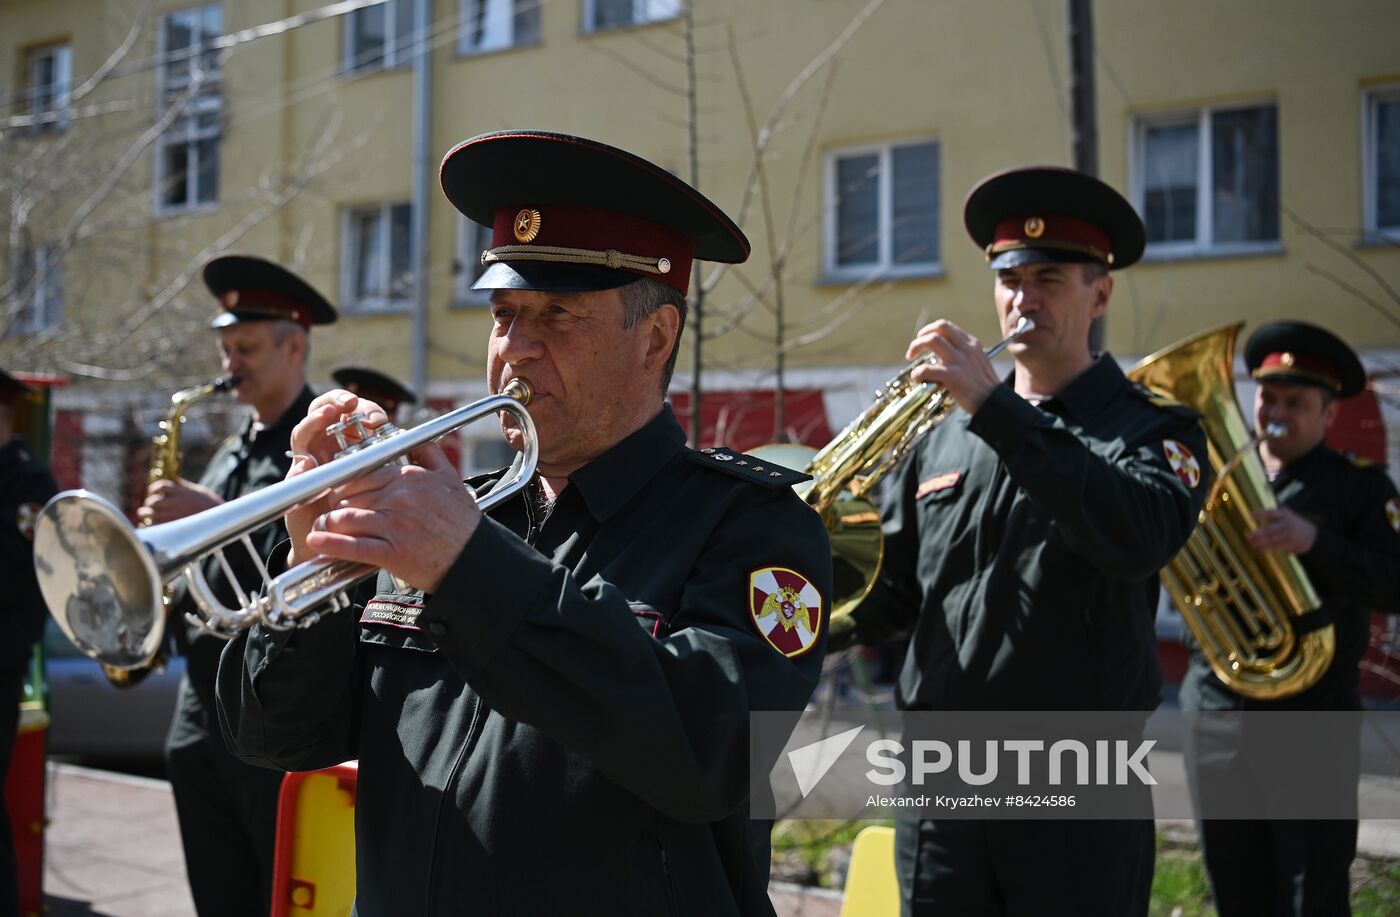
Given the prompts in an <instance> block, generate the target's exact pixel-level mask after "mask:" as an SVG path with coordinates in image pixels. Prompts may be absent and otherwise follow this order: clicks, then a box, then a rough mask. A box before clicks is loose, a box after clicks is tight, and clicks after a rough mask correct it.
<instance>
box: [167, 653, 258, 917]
mask: <svg viewBox="0 0 1400 917" xmlns="http://www.w3.org/2000/svg"><path fill="white" fill-rule="evenodd" d="M206 642H207V641H206ZM165 766H166V773H167V774H168V776H169V778H170V785H171V788H172V789H173V790H174V795H175V810H176V814H177V815H178V816H179V820H180V837H181V839H182V841H183V844H184V848H185V871H186V873H187V874H188V876H189V880H190V891H191V893H192V895H193V896H194V905H195V910H196V911H197V912H198V913H199V915H200V917H224V915H226V917H255V915H263V914H267V913H268V910H269V908H270V906H271V891H272V857H273V847H274V845H275V843H274V842H275V838H276V835H277V796H278V793H279V792H280V790H281V787H282V778H283V776H284V775H283V774H282V772H280V771H274V770H269V769H267V768H263V767H258V766H256V765H252V764H244V763H243V762H242V761H240V760H238V758H236V757H235V756H234V755H233V754H232V753H230V752H229V750H228V747H227V746H226V745H225V744H224V737H223V733H221V732H220V731H219V723H218V714H217V713H216V712H215V709H214V703H213V699H212V698H210V697H201V696H200V692H199V691H197V690H195V688H194V686H193V685H191V684H190V680H189V678H188V677H187V678H186V679H185V680H184V681H183V682H182V683H181V684H180V701H179V705H178V707H177V709H176V711H175V718H174V719H173V720H172V721H171V724H170V733H169V735H168V736H167V737H166V742H165Z"/></svg>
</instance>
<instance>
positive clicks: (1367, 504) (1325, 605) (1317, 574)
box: [1181, 321, 1400, 917]
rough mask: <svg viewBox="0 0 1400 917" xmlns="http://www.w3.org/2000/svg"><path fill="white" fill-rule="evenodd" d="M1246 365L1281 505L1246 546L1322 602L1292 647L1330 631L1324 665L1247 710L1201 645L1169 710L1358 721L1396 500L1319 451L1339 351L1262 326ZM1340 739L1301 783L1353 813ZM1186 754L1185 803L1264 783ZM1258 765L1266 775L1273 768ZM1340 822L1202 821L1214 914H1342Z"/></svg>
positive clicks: (1367, 469)
mask: <svg viewBox="0 0 1400 917" xmlns="http://www.w3.org/2000/svg"><path fill="white" fill-rule="evenodd" d="M1244 357H1245V365H1246V366H1247V367H1248V369H1249V371H1250V374H1251V375H1252V376H1253V377H1254V379H1255V380H1256V381H1257V383H1258V386H1257V387H1256V388H1255V392H1254V424H1255V431H1256V433H1257V434H1258V435H1259V437H1260V438H1261V442H1260V445H1259V454H1260V457H1261V458H1262V459H1263V460H1264V467H1265V470H1266V471H1267V473H1268V475H1269V482H1270V485H1271V486H1272V487H1273V490H1274V493H1275V495H1276V496H1277V497H1278V501H1279V507H1278V509H1273V510H1265V511H1261V512H1260V513H1259V514H1258V515H1257V517H1256V519H1257V521H1258V522H1259V526H1258V528H1256V529H1254V531H1252V532H1250V534H1249V543H1250V546H1251V547H1252V548H1253V549H1254V550H1255V551H1258V552H1259V553H1260V554H1261V555H1268V554H1270V553H1272V552H1288V553H1291V554H1295V555H1297V557H1298V560H1299V561H1300V562H1301V563H1302V565H1303V570H1304V571H1305V572H1306V573H1307V575H1308V578H1309V580H1310V581H1311V582H1312V585H1313V588H1314V589H1315V590H1316V591H1317V594H1318V598H1319V599H1320V600H1321V605H1320V607H1319V608H1318V609H1317V610H1316V611H1313V612H1310V613H1309V614H1307V615H1305V616H1303V617H1302V618H1299V619H1295V622H1294V631H1295V633H1297V634H1298V635H1299V636H1301V635H1302V634H1305V633H1310V632H1311V631H1313V630H1316V629H1319V628H1330V630H1331V637H1332V658H1331V660H1330V664H1327V665H1326V668H1325V670H1324V671H1323V672H1322V674H1321V675H1320V676H1319V677H1318V678H1317V679H1316V681H1315V682H1314V683H1312V684H1311V685H1310V686H1308V687H1306V688H1304V689H1303V690H1302V691H1300V692H1298V693H1294V694H1291V695H1289V696H1287V697H1281V698H1278V699H1274V700H1253V699H1250V698H1246V697H1243V696H1241V695H1240V694H1238V693H1236V692H1235V691H1233V690H1231V689H1230V688H1229V687H1228V686H1226V685H1225V683H1223V682H1222V681H1221V680H1220V679H1218V678H1217V677H1216V676H1215V675H1214V673H1213V672H1212V671H1211V667H1210V663H1209V662H1208V661H1207V660H1206V658H1205V656H1204V654H1203V653H1202V652H1201V651H1200V648H1199V647H1193V648H1192V655H1191V665H1190V667H1189V668H1188V669H1187V673H1186V677H1185V678H1184V679H1183V680H1182V685H1181V706H1182V709H1183V710H1188V711H1222V710H1223V711H1288V710H1333V711H1345V710H1350V711H1356V710H1360V709H1362V706H1361V686H1360V675H1359V672H1358V668H1357V667H1358V665H1359V663H1360V662H1361V657H1362V655H1363V654H1364V653H1365V651H1366V647H1367V645H1368V642H1369V638H1370V619H1371V612H1372V611H1387V612H1393V611H1395V610H1396V609H1397V608H1400V495H1398V494H1397V492H1396V488H1395V484H1394V482H1393V481H1392V480H1391V478H1390V476H1389V475H1388V474H1387V473H1386V471H1385V468H1384V466H1382V465H1379V464H1376V463H1374V462H1372V461H1370V460H1368V459H1364V458H1361V457H1359V456H1355V455H1351V454H1349V453H1344V452H1338V451H1336V450H1334V449H1331V448H1329V447H1328V445H1327V443H1326V434H1327V432H1328V430H1329V429H1330V428H1331V427H1332V424H1333V422H1334V421H1335V420H1336V418H1337V411H1338V405H1339V403H1340V401H1342V400H1344V399H1347V398H1352V397H1354V396H1356V395H1357V394H1359V393H1360V392H1361V391H1362V389H1363V388H1365V385H1366V371H1365V369H1363V367H1362V365H1361V360H1360V358H1359V357H1358V356H1357V355H1356V353H1355V351H1353V350H1352V349H1351V348H1350V347H1349V346H1347V344H1346V342H1344V341H1342V340H1341V339H1340V338H1338V337H1337V336H1336V335H1334V334H1332V333H1331V332H1329V331H1327V330H1326V329H1323V328H1319V327H1318V326H1316V325H1313V324H1309V323H1307V322H1300V321H1272V322H1267V323H1265V324H1263V325H1260V326H1259V327H1258V328H1257V329H1255V331H1254V333H1253V334H1251V335H1250V336H1249V339H1248V341H1246V342H1245V348H1244ZM1337 721H1338V722H1342V723H1345V722H1347V721H1348V718H1337ZM1316 722H1319V723H1321V722H1322V721H1320V720H1319V721H1316ZM1342 732H1343V734H1341V735H1337V736H1334V737H1332V738H1333V741H1331V743H1330V745H1331V746H1332V747H1331V748H1329V757H1330V758H1331V760H1332V762H1333V763H1334V765H1335V766H1336V767H1337V771H1336V772H1335V773H1333V774H1330V775H1328V776H1326V777H1324V776H1323V775H1322V774H1319V773H1313V774H1310V775H1309V776H1310V778H1311V779H1313V780H1314V781H1315V784H1316V785H1315V786H1314V787H1313V788H1312V789H1313V792H1315V793H1319V794H1320V793H1321V792H1323V786H1322V784H1323V782H1324V781H1326V782H1328V783H1329V785H1330V781H1331V780H1336V781H1337V785H1338V786H1340V788H1341V789H1342V790H1343V795H1344V796H1345V797H1347V799H1348V801H1349V802H1350V803H1351V804H1352V805H1353V806H1354V804H1355V801H1356V796H1355V794H1354V787H1355V783H1356V779H1357V775H1358V774H1359V761H1358V759H1357V753H1358V742H1357V739H1358V737H1357V735H1356V734H1355V731H1354V729H1346V728H1344V729H1343V730H1342ZM1299 738H1300V739H1302V740H1304V741H1306V739H1305V737H1303V736H1299ZM1245 747H1246V748H1248V747H1249V746H1248V745H1247V744H1246V745H1245ZM1187 751H1188V754H1187V763H1188V771H1187V773H1188V775H1189V776H1190V777H1191V778H1192V783H1193V789H1194V790H1195V793H1196V795H1197V797H1198V798H1201V797H1202V794H1205V795H1204V807H1206V808H1209V807H1210V803H1211V801H1212V796H1211V794H1212V792H1213V788H1215V787H1217V786H1228V787H1229V789H1228V790H1227V791H1226V792H1228V793H1230V794H1231V802H1237V801H1239V798H1238V796H1239V794H1240V793H1241V792H1242V791H1243V792H1245V793H1248V792H1249V790H1248V789H1244V790H1242V789H1241V787H1245V788H1248V787H1250V786H1258V785H1259V784H1261V783H1262V782H1264V781H1262V780H1261V779H1259V777H1260V775H1257V774H1253V775H1252V774H1251V773H1250V772H1249V768H1251V767H1252V766H1254V765H1253V763H1252V762H1257V761H1258V759H1257V758H1252V757H1247V756H1245V755H1234V754H1227V755H1220V754H1216V753H1215V749H1214V748H1212V747H1211V745H1210V744H1209V743H1208V742H1205V741H1203V742H1201V743H1200V746H1199V750H1198V749H1197V746H1196V745H1195V744H1192V745H1188V747H1187ZM1247 762H1248V763H1247ZM1263 764H1264V766H1265V767H1269V768H1272V767H1276V766H1277V764H1276V762H1274V761H1272V758H1271V760H1269V761H1265V762H1263ZM1303 792H1305V793H1306V792H1307V790H1303ZM1261 795H1262V792H1261ZM1349 814H1350V815H1351V817H1350V818H1340V817H1339V818H1335V819H1315V820H1307V821H1303V820H1293V821H1258V820H1254V821H1250V820H1243V819H1238V820H1236V819H1231V820H1225V819H1210V818H1206V819H1202V820H1201V821H1200V823H1199V829H1200V833H1201V847H1202V851H1203V853H1204V858H1205V863H1206V868H1207V870H1208V871H1209V873H1210V878H1211V887H1212V889H1213V892H1214V894H1213V898H1214V903H1215V907H1216V910H1217V911H1218V912H1219V913H1220V917H1237V915H1248V914H1271V915H1286V917H1292V915H1297V917H1302V915H1306V914H1329V915H1330V914H1346V913H1349V903H1348V902H1349V899H1350V896H1351V880H1350V869H1351V861H1352V859H1353V858H1354V857H1355V855H1356V829H1357V822H1356V817H1355V812H1354V810H1353V811H1351V812H1350V813H1349Z"/></svg>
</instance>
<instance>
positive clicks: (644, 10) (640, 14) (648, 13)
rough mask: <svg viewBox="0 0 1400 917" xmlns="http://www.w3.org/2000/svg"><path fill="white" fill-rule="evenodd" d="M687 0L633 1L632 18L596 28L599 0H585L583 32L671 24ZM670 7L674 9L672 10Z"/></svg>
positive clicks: (589, 32)
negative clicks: (595, 20) (595, 19)
mask: <svg viewBox="0 0 1400 917" xmlns="http://www.w3.org/2000/svg"><path fill="white" fill-rule="evenodd" d="M684 2H685V0H632V18H631V19H630V20H628V21H627V22H619V23H617V24H616V25H600V26H595V25H594V24H593V20H594V18H595V16H596V14H597V11H598V4H597V0H583V32H584V34H586V35H588V34H594V33H598V32H611V31H613V30H614V29H628V28H632V27H633V26H639V25H651V24H652V23H656V22H669V21H671V20H672V19H676V18H678V17H679V16H680V14H681V4H682V3H684ZM670 7H674V9H671V8H670Z"/></svg>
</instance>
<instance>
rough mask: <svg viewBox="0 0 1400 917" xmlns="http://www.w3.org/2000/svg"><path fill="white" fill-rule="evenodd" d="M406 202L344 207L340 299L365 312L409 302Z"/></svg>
mask: <svg viewBox="0 0 1400 917" xmlns="http://www.w3.org/2000/svg"><path fill="white" fill-rule="evenodd" d="M412 213H413V210H412V208H411V207H410V206H409V205H408V204H374V205H371V206H367V207H351V208H348V209H347V210H346V211H345V233H344V240H345V248H344V255H343V258H342V262H341V263H342V265H343V277H342V283H341V301H342V302H344V303H345V304H346V306H347V307H348V308H351V309H359V310H364V311H374V310H384V309H387V310H393V309H399V308H404V307H407V306H408V304H409V302H410V301H411V300H412V299H413V296H414V289H413V274H412V252H411V246H410V244H409V243H410V237H409V228H410V225H411V223H412Z"/></svg>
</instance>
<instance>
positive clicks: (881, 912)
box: [841, 825, 899, 917]
mask: <svg viewBox="0 0 1400 917" xmlns="http://www.w3.org/2000/svg"><path fill="white" fill-rule="evenodd" d="M898 914H899V880H898V879H896V878H895V874H894V829H893V828H884V827H877V826H874V825H872V826H871V827H869V828H863V829H861V832H860V833H859V834H857V835H856V840H855V843H854V844H852V845H851V868H850V871H849V872H847V873H846V889H845V900H844V901H843V902H842V904H841V917H894V915H898Z"/></svg>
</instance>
